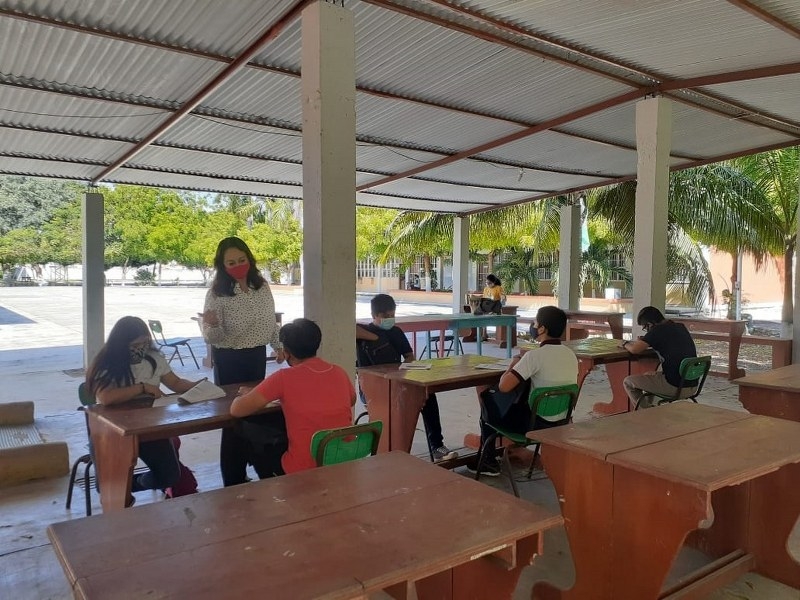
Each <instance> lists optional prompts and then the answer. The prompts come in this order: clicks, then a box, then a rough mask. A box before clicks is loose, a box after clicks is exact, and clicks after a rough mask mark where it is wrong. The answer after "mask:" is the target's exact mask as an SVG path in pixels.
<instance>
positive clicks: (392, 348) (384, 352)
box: [356, 294, 458, 462]
mask: <svg viewBox="0 0 800 600" xmlns="http://www.w3.org/2000/svg"><path fill="white" fill-rule="evenodd" d="M370 306H371V309H372V323H370V324H369V325H356V341H357V343H358V364H359V366H369V365H382V364H390V363H401V362H407V363H408V362H414V351H413V350H412V349H411V344H409V343H408V338H406V334H405V333H403V330H402V329H400V328H399V327H397V326H396V325H395V324H394V314H395V310H396V309H397V304H396V303H395V301H394V298H392V297H391V296H390V295H388V294H378V295H377V296H375V297H374V298H373V299H372V301H371V302H370ZM362 399H363V394H362ZM422 420H423V422H424V423H425V430H426V431H427V433H428V446H429V447H430V449H431V453H432V454H433V459H434V460H435V461H437V462H438V461H441V460H450V459H453V458H457V457H458V452H453V451H452V450H450V449H449V448H448V447H447V446H445V445H444V437H443V436H442V422H441V419H440V418H439V403H438V402H437V401H436V395H435V394H431V395H430V396H428V399H427V400H426V401H425V406H423V407H422Z"/></svg>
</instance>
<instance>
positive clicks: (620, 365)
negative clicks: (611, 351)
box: [592, 358, 658, 416]
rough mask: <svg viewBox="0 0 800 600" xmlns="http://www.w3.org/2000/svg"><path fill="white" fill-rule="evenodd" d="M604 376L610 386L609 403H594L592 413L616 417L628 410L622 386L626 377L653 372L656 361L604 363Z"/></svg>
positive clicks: (628, 403) (628, 406) (626, 397)
mask: <svg viewBox="0 0 800 600" xmlns="http://www.w3.org/2000/svg"><path fill="white" fill-rule="evenodd" d="M605 367H606V376H607V377H608V383H609V385H610V386H611V402H595V404H594V406H592V412H593V413H595V414H597V415H600V416H606V415H616V414H619V413H624V412H628V411H629V410H630V400H629V399H628V394H626V393H625V386H624V385H623V384H622V382H623V381H625V378H626V377H627V376H628V375H632V374H638V373H647V372H649V371H655V370H656V367H658V361H657V360H655V359H649V358H644V359H640V360H631V361H621V362H612V363H606V365H605Z"/></svg>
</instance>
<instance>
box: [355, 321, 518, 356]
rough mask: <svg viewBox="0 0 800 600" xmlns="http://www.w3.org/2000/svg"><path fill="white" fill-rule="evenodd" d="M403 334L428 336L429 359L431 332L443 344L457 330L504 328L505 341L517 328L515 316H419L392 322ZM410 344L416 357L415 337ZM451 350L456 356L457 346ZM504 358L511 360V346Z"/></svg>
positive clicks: (479, 342)
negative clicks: (448, 333)
mask: <svg viewBox="0 0 800 600" xmlns="http://www.w3.org/2000/svg"><path fill="white" fill-rule="evenodd" d="M357 322H358V323H361V324H367V323H370V322H371V321H370V320H368V319H359V320H358V321H357ZM394 324H395V325H397V327H399V328H400V329H402V330H403V332H404V333H412V334H416V333H417V332H419V331H421V332H425V333H426V334H427V336H428V358H431V331H438V332H439V336H440V337H439V339H440V340H441V341H442V342H444V337H445V332H447V331H450V332H451V333H452V335H453V336H454V337H455V336H457V335H458V331H459V329H471V328H475V329H477V330H478V333H479V334H480V333H481V331H482V330H483V329H484V328H485V327H487V326H489V325H493V326H495V327H505V328H506V336H507V337H506V339H509V340H510V339H512V334H514V335H516V334H515V333H514V332H515V330H516V328H517V317H516V315H473V314H470V313H456V314H441V315H419V316H412V317H397V318H396V319H395V321H394ZM476 341H477V344H478V354H480V353H481V352H482V346H481V335H478V337H477V340H476ZM411 342H412V346H413V349H414V355H415V356H416V355H417V336H416V335H412V336H411ZM444 346H445V345H444V343H440V344H439V357H444ZM453 350H454V351H455V353H456V355H458V352H459V350H458V344H453ZM506 356H507V357H508V358H511V346H508V347H506Z"/></svg>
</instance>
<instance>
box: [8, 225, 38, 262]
mask: <svg viewBox="0 0 800 600" xmlns="http://www.w3.org/2000/svg"><path fill="white" fill-rule="evenodd" d="M40 262H41V248H40V246H39V233H38V232H37V231H36V230H35V229H33V228H31V227H26V228H24V229H12V230H11V231H9V232H8V233H5V234H3V235H0V266H2V268H3V271H7V270H9V269H11V268H13V267H14V266H15V265H24V264H26V263H33V264H38V263H40Z"/></svg>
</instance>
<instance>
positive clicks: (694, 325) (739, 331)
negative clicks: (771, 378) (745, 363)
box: [670, 317, 747, 379]
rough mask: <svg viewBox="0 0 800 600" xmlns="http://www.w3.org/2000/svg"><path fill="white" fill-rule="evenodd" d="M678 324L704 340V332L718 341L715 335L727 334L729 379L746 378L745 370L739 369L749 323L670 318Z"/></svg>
mask: <svg viewBox="0 0 800 600" xmlns="http://www.w3.org/2000/svg"><path fill="white" fill-rule="evenodd" d="M670 319H671V320H673V321H675V322H677V323H683V324H684V325H685V326H686V328H687V329H688V330H689V332H690V333H691V334H692V337H693V338H697V339H704V338H706V336H705V335H704V332H710V333H711V334H712V335H711V336H707V338H708V339H717V337H716V336H714V335H713V334H715V333H717V334H719V333H722V334H725V335H726V336H727V337H728V339H729V342H728V372H727V373H726V375H727V377H728V379H736V378H737V377H744V375H745V372H744V369H740V368H739V348H740V347H741V345H742V336H743V335H744V333H745V331H746V330H747V321H743V320H734V319H702V318H698V317H670Z"/></svg>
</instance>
